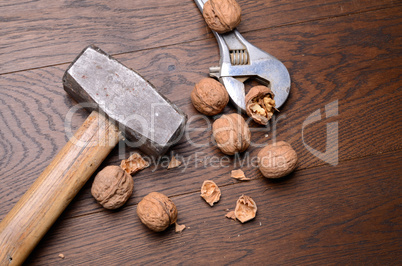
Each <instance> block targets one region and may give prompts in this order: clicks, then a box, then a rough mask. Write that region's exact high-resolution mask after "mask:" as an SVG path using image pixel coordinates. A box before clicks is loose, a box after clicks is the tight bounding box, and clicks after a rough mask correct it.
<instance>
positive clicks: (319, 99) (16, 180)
mask: <svg viewBox="0 0 402 266" xmlns="http://www.w3.org/2000/svg"><path fill="white" fill-rule="evenodd" d="M400 12H401V8H399V7H397V8H395V9H391V10H381V11H377V12H369V13H364V14H359V15H355V16H352V17H340V18H333V19H329V20H325V21H319V22H308V23H305V24H297V25H292V26H288V27H286V29H284V28H278V29H268V30H263V31H261V32H252V33H249V34H247V35H245V37H246V38H248V39H252V41H253V43H254V44H256V45H258V46H259V47H261V48H262V49H264V50H266V51H274V52H275V55H276V56H277V57H278V58H279V59H280V60H283V61H284V63H285V65H287V66H288V67H289V70H290V73H291V76H292V80H293V83H292V91H291V94H290V98H289V100H288V102H287V103H286V104H285V106H284V108H282V110H281V115H285V116H286V117H284V118H282V119H281V120H280V121H279V122H278V126H277V138H278V139H282V140H287V141H289V142H290V143H291V144H292V145H293V147H294V148H295V150H296V151H297V153H298V154H299V157H300V162H299V165H298V170H301V169H306V168H310V167H318V166H321V165H325V164H326V162H324V161H322V160H320V159H319V158H317V157H315V156H314V155H312V154H311V153H310V152H309V151H308V150H307V149H306V146H305V145H304V144H303V142H302V138H301V133H302V132H301V131H302V124H303V121H305V119H306V118H307V117H308V116H309V115H310V114H311V113H313V112H314V111H315V110H317V109H319V108H320V109H321V110H322V113H323V116H325V115H324V114H325V112H324V107H325V105H326V104H328V103H331V102H333V101H334V100H338V103H339V116H336V117H332V118H329V119H326V120H323V121H322V122H319V123H316V124H313V125H311V126H309V127H307V128H306V129H305V131H304V136H305V141H306V143H307V144H308V145H310V146H311V147H314V148H315V149H318V150H321V151H325V143H326V123H328V122H338V124H339V160H340V161H344V160H350V159H353V158H356V157H364V156H370V155H373V154H379V153H383V152H389V151H393V150H398V149H400V147H401V146H400V140H401V137H400V134H399V132H400V130H401V124H400V123H398V121H401V114H400V112H398V111H397V109H395V107H396V106H398V105H400V101H401V91H400V71H398V67H399V68H400V66H401V62H402V60H401V52H400V50H399V48H398V46H395V44H396V43H398V42H399V43H400V42H401V37H400V36H399V35H398V30H397V29H399V28H400V26H398V25H400V24H398V23H400V21H401V19H400V18H399V17H398V15H390V14H398V13H400ZM351 24H353V28H351V27H350V25H351ZM314 31H317V32H321V34H310V33H308V32H314ZM303 32H307V33H303ZM359 34H360V35H365V36H367V37H366V38H356V37H355V36H357V35H359ZM270 36H275V38H274V39H272V40H270V38H271V37H270ZM371 36H372V37H371ZM367 38H369V39H367ZM311 43H314V46H311ZM368 44H369V45H368ZM351 47H352V48H353V49H352V48H351ZM328 51H336V52H331V53H328ZM363 55H364V56H363ZM323 57H325V59H326V60H322V58H323ZM117 58H118V59H119V60H121V61H122V62H123V63H125V64H126V65H127V66H129V67H132V68H134V69H136V70H138V71H139V72H140V73H141V74H142V75H143V76H144V77H145V78H146V79H148V80H150V81H151V82H152V83H153V84H154V85H155V86H156V87H157V88H158V89H159V91H160V92H162V93H163V94H164V95H166V96H167V97H168V98H169V99H171V100H172V101H173V102H174V103H176V104H177V105H178V106H180V107H181V108H182V110H183V111H184V112H185V113H187V114H188V116H189V121H190V123H189V124H188V126H189V127H188V129H187V132H188V138H187V139H186V138H184V139H183V140H182V141H181V142H180V143H179V144H178V145H177V146H175V147H174V148H173V150H172V152H173V153H174V154H178V155H179V157H180V158H181V159H182V160H183V161H184V163H185V164H186V166H187V167H184V166H183V167H182V168H178V169H173V170H170V171H166V170H165V168H166V166H167V162H168V158H164V159H163V160H161V161H159V163H158V164H157V165H155V164H154V165H153V166H151V167H150V168H148V169H146V170H144V171H143V172H140V173H138V174H137V175H136V176H134V181H135V186H136V191H137V193H135V194H134V196H133V198H132V199H131V200H130V201H129V202H128V204H133V203H136V202H138V201H139V199H140V198H141V197H143V196H144V195H146V194H147V193H149V192H151V191H152V190H154V189H162V188H163V189H167V188H168V190H167V191H166V193H167V194H168V195H177V194H182V193H186V192H188V190H187V189H189V188H190V191H195V190H197V189H198V185H197V182H201V181H203V180H204V179H205V178H209V177H214V178H217V179H218V181H220V180H225V178H226V176H227V175H228V174H229V173H230V171H231V170H232V169H233V168H236V167H240V163H242V162H245V163H246V162H247V159H248V158H250V159H251V158H253V157H254V156H256V154H257V152H258V149H259V147H257V144H264V143H266V142H268V141H272V137H273V134H272V127H271V128H263V127H259V126H257V125H255V124H254V123H250V127H251V128H252V130H253V133H252V140H253V141H254V143H255V145H254V146H252V147H251V148H249V152H250V153H249V154H245V155H243V156H242V157H240V158H237V159H234V158H232V157H230V158H228V159H227V161H223V165H222V167H220V168H219V169H216V167H213V166H214V165H215V166H216V165H217V163H218V164H219V161H218V162H217V160H221V159H222V158H224V159H222V160H226V158H227V157H225V156H223V154H221V153H220V152H219V150H218V149H217V148H215V147H214V145H213V144H212V142H211V141H210V140H211V139H210V137H211V136H210V130H208V123H210V122H211V121H213V119H206V120H205V118H203V117H197V115H198V113H197V112H196V110H195V109H194V108H193V107H192V105H191V103H190V97H189V95H190V92H191V90H192V88H193V85H194V84H195V82H197V81H199V80H200V79H201V78H202V77H204V76H206V71H207V69H208V67H209V66H211V65H213V64H214V63H216V60H217V58H219V57H218V49H217V45H216V43H215V41H214V40H213V39H207V40H201V41H195V42H191V43H186V44H180V45H174V46H170V47H163V48H158V49H149V50H147V51H141V52H138V53H132V54H126V55H120V56H117ZM344 58H347V59H348V60H346V59H344ZM144 62H146V63H144ZM373 62H375V63H373ZM66 68H67V65H62V66H57V67H48V68H43V69H38V70H32V71H25V72H22V73H14V74H8V75H3V76H2V77H3V78H2V79H1V82H4V83H3V85H2V87H5V88H9V89H8V90H3V91H0V93H1V97H0V99H2V106H0V115H2V116H1V117H2V122H3V123H4V124H5V125H7V126H6V127H5V128H4V129H2V131H1V132H3V134H4V135H3V136H4V138H2V139H3V144H2V145H3V146H2V147H4V149H2V150H0V151H3V152H4V154H2V156H0V160H1V162H2V182H3V184H4V186H1V187H0V194H1V195H3V198H4V200H3V201H1V202H0V218H2V217H4V215H5V214H6V213H7V212H8V211H9V210H10V209H11V207H12V206H13V205H14V204H15V203H16V201H17V200H18V198H19V197H20V196H21V195H22V194H23V193H24V192H25V190H26V189H27V188H28V187H29V185H30V184H31V183H32V182H33V181H34V180H35V179H36V177H37V176H38V175H39V173H40V172H41V171H42V170H43V169H44V168H45V167H46V166H47V164H48V163H49V162H50V160H51V158H52V157H54V155H55V154H56V152H57V151H58V150H59V149H60V148H61V147H62V145H63V144H64V143H65V137H64V134H65V133H64V118H65V114H66V113H67V111H68V109H69V108H70V107H72V106H73V105H74V103H73V102H72V101H71V99H70V98H69V97H68V96H66V94H65V93H64V91H63V90H62V88H61V77H62V75H63V72H64V71H65V69H66ZM385 76H387V77H388V78H387V79H384V77H385ZM379 110H381V111H379ZM233 111H234V109H233V107H232V106H231V105H229V106H228V107H226V109H225V113H230V112H233ZM86 116H87V114H86V113H85V112H81V113H78V114H77V116H76V117H75V119H74V120H73V122H74V125H73V127H77V126H78V125H80V124H81V123H82V122H83V121H84V120H85V118H86ZM193 128H199V129H200V131H194V129H193ZM266 134H268V135H269V136H268V137H265V136H266ZM190 141H191V142H192V143H193V144H191V143H190ZM357 143H358V145H357ZM373 143H378V145H377V144H376V145H373ZM380 143H381V144H380ZM200 146H201V147H200ZM131 152H134V150H133V149H130V148H129V147H125V146H124V145H119V148H118V149H116V150H115V151H113V152H112V154H111V156H110V157H108V159H107V161H106V162H105V163H104V164H103V165H102V166H101V167H103V166H106V165H107V164H116V165H118V164H119V163H120V160H121V159H125V158H127V157H128V156H129V154H130V153H131ZM168 155H170V154H168ZM247 155H249V156H247ZM164 163H165V165H164ZM243 168H244V170H245V171H246V174H248V175H249V176H251V177H252V178H260V177H261V176H260V174H259V173H258V172H256V171H254V169H253V167H252V166H249V167H247V166H244V167H243ZM27 169H29V171H27ZM195 181H197V182H195ZM230 182H231V183H234V182H235V181H230ZM89 191H90V183H89V184H87V185H86V186H85V188H84V190H83V191H82V193H80V194H79V195H78V198H77V199H76V200H74V202H73V204H72V205H71V206H70V207H69V208H68V210H67V216H68V217H70V216H76V215H82V214H86V213H88V212H93V211H100V210H101V207H100V206H99V205H97V204H96V202H95V201H94V200H93V199H92V198H91V196H90V193H89Z"/></svg>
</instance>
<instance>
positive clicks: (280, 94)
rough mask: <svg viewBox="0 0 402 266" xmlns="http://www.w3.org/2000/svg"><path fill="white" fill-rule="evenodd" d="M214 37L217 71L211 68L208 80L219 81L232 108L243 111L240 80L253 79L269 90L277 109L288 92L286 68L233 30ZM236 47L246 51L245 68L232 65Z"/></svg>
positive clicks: (243, 92)
mask: <svg viewBox="0 0 402 266" xmlns="http://www.w3.org/2000/svg"><path fill="white" fill-rule="evenodd" d="M214 34H215V37H216V39H217V42H218V44H219V50H220V55H221V58H220V61H219V62H220V67H212V68H210V76H212V77H215V78H218V79H219V80H220V81H221V83H222V84H223V85H224V86H225V88H226V90H227V91H228V93H229V96H230V98H231V99H232V102H233V103H234V104H235V106H236V107H238V108H240V109H241V110H242V111H245V102H244V100H245V90H244V84H243V83H242V82H241V80H242V79H243V78H245V79H247V78H248V77H255V78H256V79H257V80H258V81H259V82H260V83H261V84H262V85H265V86H267V87H270V88H271V90H272V92H273V93H274V95H275V103H276V108H280V107H281V106H282V105H283V104H284V103H285V101H286V99H287V98H288V96H289V92H290V83H291V82H290V75H289V72H288V70H287V68H286V66H285V65H284V64H283V63H282V62H281V61H279V60H278V59H276V58H275V57H274V56H272V55H270V54H268V53H267V52H265V51H263V50H261V49H259V48H258V47H256V46H254V45H252V44H251V43H249V42H248V41H247V40H245V39H244V38H243V36H242V35H241V34H240V33H239V32H238V31H237V30H236V29H235V30H233V31H232V32H229V33H226V34H218V33H216V32H214ZM238 47H244V48H245V50H246V52H247V57H248V58H247V64H233V60H232V59H233V58H232V57H231V56H233V50H235V49H237V48H238ZM230 48H231V49H232V50H230ZM231 52H232V54H231ZM245 79H243V81H244V80H245Z"/></svg>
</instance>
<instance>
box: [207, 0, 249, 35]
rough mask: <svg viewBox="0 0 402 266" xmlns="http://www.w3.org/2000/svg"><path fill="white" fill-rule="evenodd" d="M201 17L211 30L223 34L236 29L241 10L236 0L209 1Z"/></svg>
mask: <svg viewBox="0 0 402 266" xmlns="http://www.w3.org/2000/svg"><path fill="white" fill-rule="evenodd" d="M202 15H203V16H204V19H205V22H206V23H207V24H208V26H209V27H210V28H211V30H214V31H216V32H217V33H225V32H229V31H232V30H233V29H234V28H236V27H237V26H238V25H239V24H240V21H241V8H240V6H239V4H238V3H237V2H236V0H209V1H208V2H206V3H205V5H204V8H203V11H202Z"/></svg>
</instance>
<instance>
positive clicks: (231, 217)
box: [225, 211, 237, 221]
mask: <svg viewBox="0 0 402 266" xmlns="http://www.w3.org/2000/svg"><path fill="white" fill-rule="evenodd" d="M225 217H226V218H228V219H232V220H235V221H236V220H237V219H236V215H235V214H234V211H230V212H228V213H226V215H225Z"/></svg>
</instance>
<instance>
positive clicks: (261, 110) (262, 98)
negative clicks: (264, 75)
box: [246, 86, 276, 125]
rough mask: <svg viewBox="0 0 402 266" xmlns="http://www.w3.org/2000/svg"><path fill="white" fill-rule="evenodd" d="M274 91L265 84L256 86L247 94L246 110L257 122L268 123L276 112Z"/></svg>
mask: <svg viewBox="0 0 402 266" xmlns="http://www.w3.org/2000/svg"><path fill="white" fill-rule="evenodd" d="M275 110H276V108H275V100H274V93H273V92H272V91H271V89H270V88H268V87H265V86H254V87H252V88H251V89H250V91H249V92H248V93H247V95H246V111H247V114H248V115H249V116H251V117H252V118H253V119H254V121H255V122H257V123H258V124H261V125H266V124H268V121H269V120H270V119H271V117H272V115H273V114H274V111H275Z"/></svg>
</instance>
